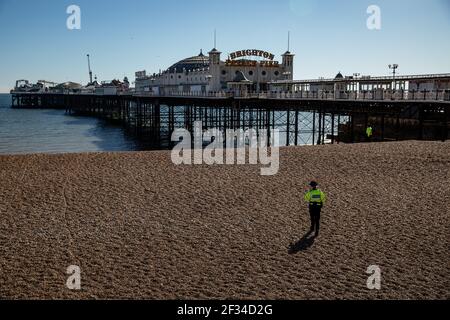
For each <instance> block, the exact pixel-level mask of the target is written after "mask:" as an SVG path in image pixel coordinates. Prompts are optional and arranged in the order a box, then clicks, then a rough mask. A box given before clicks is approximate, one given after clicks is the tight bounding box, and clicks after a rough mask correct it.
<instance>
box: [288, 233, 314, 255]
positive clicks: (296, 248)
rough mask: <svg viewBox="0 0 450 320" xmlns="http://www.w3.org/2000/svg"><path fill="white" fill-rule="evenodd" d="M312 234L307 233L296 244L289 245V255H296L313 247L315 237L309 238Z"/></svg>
mask: <svg viewBox="0 0 450 320" xmlns="http://www.w3.org/2000/svg"><path fill="white" fill-rule="evenodd" d="M311 234H312V232H311V231H310V232H308V233H307V234H305V235H304V236H303V238H301V239H300V240H299V241H298V242H297V243H295V244H294V243H291V244H290V245H289V254H297V253H299V252H302V251H307V250H308V249H309V248H311V247H312V246H313V245H314V242H315V240H316V237H315V236H312V237H310V236H311Z"/></svg>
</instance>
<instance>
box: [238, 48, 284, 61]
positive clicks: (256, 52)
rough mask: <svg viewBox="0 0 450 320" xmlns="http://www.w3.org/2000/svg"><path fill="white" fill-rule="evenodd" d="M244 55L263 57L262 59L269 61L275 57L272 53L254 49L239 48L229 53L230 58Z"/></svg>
mask: <svg viewBox="0 0 450 320" xmlns="http://www.w3.org/2000/svg"><path fill="white" fill-rule="evenodd" d="M244 57H263V58H264V59H267V60H271V61H273V60H274V59H275V55H274V54H273V53H270V52H267V51H263V50H256V49H247V50H240V51H236V52H233V53H230V60H236V59H238V58H244Z"/></svg>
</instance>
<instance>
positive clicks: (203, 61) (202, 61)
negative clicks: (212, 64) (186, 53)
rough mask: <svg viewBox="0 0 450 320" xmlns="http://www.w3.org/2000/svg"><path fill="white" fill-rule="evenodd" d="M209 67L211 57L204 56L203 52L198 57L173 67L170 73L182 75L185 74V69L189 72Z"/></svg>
mask: <svg viewBox="0 0 450 320" xmlns="http://www.w3.org/2000/svg"><path fill="white" fill-rule="evenodd" d="M208 66H209V57H207V56H205V55H204V54H203V51H200V54H199V55H198V56H194V57H190V58H186V59H183V60H181V61H178V62H177V63H175V64H174V65H172V66H171V67H170V68H169V72H177V73H181V72H183V69H185V70H186V71H188V70H195V69H202V68H207V67H208Z"/></svg>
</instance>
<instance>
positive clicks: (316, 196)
mask: <svg viewBox="0 0 450 320" xmlns="http://www.w3.org/2000/svg"><path fill="white" fill-rule="evenodd" d="M326 200H327V196H326V195H325V193H323V192H322V190H320V189H315V190H311V191H308V192H307V193H306V194H305V201H306V202H308V203H318V204H322V205H323V204H325V201H326Z"/></svg>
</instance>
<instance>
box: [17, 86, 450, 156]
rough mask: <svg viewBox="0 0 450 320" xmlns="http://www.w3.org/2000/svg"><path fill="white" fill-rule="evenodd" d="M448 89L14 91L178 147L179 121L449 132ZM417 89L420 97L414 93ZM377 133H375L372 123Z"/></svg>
mask: <svg viewBox="0 0 450 320" xmlns="http://www.w3.org/2000/svg"><path fill="white" fill-rule="evenodd" d="M446 94H447V92H446V91H442V92H437V93H436V92H433V93H429V92H428V93H426V94H424V95H423V96H421V99H419V98H418V95H417V93H411V92H406V91H402V92H401V94H400V93H399V92H392V91H390V90H386V91H383V92H382V94H381V95H380V94H379V95H378V96H376V93H375V92H372V93H371V94H367V93H366V94H364V95H362V94H358V95H354V94H353V93H348V94H347V95H346V96H345V97H341V98H339V99H336V96H335V94H334V93H329V94H326V93H310V92H308V93H305V92H271V93H259V94H245V95H241V96H236V95H235V94H230V93H227V94H225V93H222V92H221V93H196V94H193V93H177V94H170V95H165V96H157V95H153V94H149V93H147V94H133V93H125V94H118V95H111V96H108V95H95V94H57V93H12V99H13V100H12V101H13V103H12V107H13V108H51V109H64V110H65V111H66V112H67V113H69V114H76V115H85V116H94V117H98V118H102V119H105V120H107V121H111V122H115V123H119V124H121V125H123V126H124V127H125V128H126V129H127V130H128V131H130V132H132V133H134V134H135V135H136V136H137V137H138V138H140V139H142V140H143V141H145V142H147V143H149V145H150V146H152V147H153V148H155V149H161V148H169V147H171V146H172V143H171V141H170V140H171V135H172V133H173V131H174V130H175V129H177V128H185V129H188V130H192V129H193V126H194V122H195V121H202V123H203V127H204V128H205V129H208V128H217V129H220V130H223V131H225V130H226V129H244V130H246V129H250V128H253V129H256V130H259V129H269V131H268V134H270V130H272V129H278V130H279V131H280V137H281V138H280V140H281V141H280V143H281V144H282V145H286V146H290V145H296V146H297V145H317V144H325V143H331V144H334V143H339V142H345V143H357V142H367V141H397V140H411V139H414V140H442V141H445V140H447V139H448V136H449V135H448V131H449V128H450V126H449V123H450V99H449V97H447V96H446ZM413 95H414V98H409V97H412V96H413ZM368 126H371V127H372V128H373V129H374V135H373V137H372V138H371V139H370V140H369V139H368V138H367V137H366V135H365V132H366V128H367V127H368Z"/></svg>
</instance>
